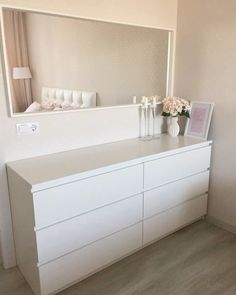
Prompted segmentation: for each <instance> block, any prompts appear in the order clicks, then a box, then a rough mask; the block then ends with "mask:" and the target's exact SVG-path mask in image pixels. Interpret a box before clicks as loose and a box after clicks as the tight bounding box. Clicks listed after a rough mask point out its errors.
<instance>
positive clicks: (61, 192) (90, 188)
mask: <svg viewBox="0 0 236 295" xmlns="http://www.w3.org/2000/svg"><path fill="white" fill-rule="evenodd" d="M142 188H143V168H142V165H136V166H132V167H128V168H125V169H120V170H116V171H112V172H110V173H106V174H102V175H98V176H94V177H91V178H86V179H83V180H80V181H76V182H73V183H69V184H65V185H62V186H58V187H54V188H51V189H47V190H43V191H39V192H36V193H34V195H33V199H34V210H35V226H36V228H40V227H45V226H48V225H51V224H53V223H56V222H58V221H61V220H64V219H67V218H70V217H73V216H76V215H79V214H82V213H84V212H88V211H91V210H93V209H95V208H99V207H101V206H104V205H107V204H110V203H112V202H115V201H119V200H121V199H125V198H126V197H129V196H132V195H136V194H139V193H140V192H141V191H142Z"/></svg>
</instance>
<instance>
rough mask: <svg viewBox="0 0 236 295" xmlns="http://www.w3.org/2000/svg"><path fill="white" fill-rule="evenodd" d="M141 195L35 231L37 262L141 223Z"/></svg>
mask: <svg viewBox="0 0 236 295" xmlns="http://www.w3.org/2000/svg"><path fill="white" fill-rule="evenodd" d="M142 204H143V196H142V195H138V196H135V197H131V198H129V199H126V200H123V201H120V202H118V203H115V204H112V205H109V206H105V207H102V208H100V209H97V210H95V211H92V212H89V213H86V214H82V215H80V216H78V217H75V218H72V219H69V220H66V221H64V222H61V223H58V224H55V225H54V226H50V227H47V228H45V229H42V230H39V231H37V232H36V237H37V246H38V259H39V263H45V262H47V261H50V260H52V259H55V258H57V257H60V256H62V255H64V254H67V253H69V252H71V251H74V250H76V249H78V248H81V247H83V246H85V245H87V244H89V243H92V242H94V241H96V240H99V239H101V238H104V237H106V236H108V235H110V234H112V233H115V232H117V231H119V230H121V229H124V228H127V227H129V226H131V225H134V224H135V223H138V222H140V221H141V220H142Z"/></svg>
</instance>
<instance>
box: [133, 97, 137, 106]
mask: <svg viewBox="0 0 236 295" xmlns="http://www.w3.org/2000/svg"><path fill="white" fill-rule="evenodd" d="M133 103H134V104H136V103H137V97H136V96H133Z"/></svg>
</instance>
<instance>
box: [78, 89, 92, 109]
mask: <svg viewBox="0 0 236 295" xmlns="http://www.w3.org/2000/svg"><path fill="white" fill-rule="evenodd" d="M82 101H83V104H82V106H81V107H83V108H92V107H95V106H96V93H94V92H82Z"/></svg>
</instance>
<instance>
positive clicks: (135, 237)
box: [39, 223, 142, 295]
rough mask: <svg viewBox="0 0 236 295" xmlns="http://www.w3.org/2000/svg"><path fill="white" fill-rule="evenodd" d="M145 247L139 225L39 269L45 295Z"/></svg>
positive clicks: (43, 294) (140, 225)
mask: <svg viewBox="0 0 236 295" xmlns="http://www.w3.org/2000/svg"><path fill="white" fill-rule="evenodd" d="M141 247H142V224H141V223H139V224H137V225H134V226H132V227H130V228H128V229H125V230H122V231H120V232H118V233H116V234H114V235H111V236H109V237H107V238H105V239H103V240H100V241H98V242H96V243H93V244H91V245H88V246H87V247H84V248H82V249H79V250H77V251H75V252H72V253H70V254H68V255H65V256H63V257H61V258H59V259H57V260H55V261H52V262H50V263H47V264H44V265H42V266H40V267H39V273H40V280H41V290H42V295H46V294H51V293H52V292H54V291H56V290H58V289H60V288H63V287H65V286H68V285H70V284H72V283H73V282H75V281H78V280H81V279H83V278H84V277H86V276H88V275H89V274H91V273H93V272H95V271H97V270H99V269H101V268H103V267H105V266H106V265H108V264H110V263H112V262H113V261H115V260H118V259H120V258H122V257H124V256H126V255H128V254H129V253H131V252H133V251H135V250H136V249H139V248H141Z"/></svg>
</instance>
